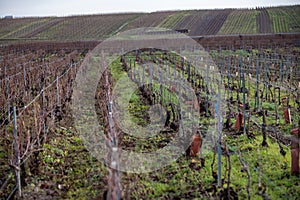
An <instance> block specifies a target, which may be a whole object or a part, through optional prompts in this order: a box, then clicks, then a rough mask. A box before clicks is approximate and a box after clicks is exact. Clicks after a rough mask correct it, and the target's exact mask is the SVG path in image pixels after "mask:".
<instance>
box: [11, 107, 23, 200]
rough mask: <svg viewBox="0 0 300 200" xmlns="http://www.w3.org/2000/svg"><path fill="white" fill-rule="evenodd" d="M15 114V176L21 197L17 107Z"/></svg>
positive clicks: (14, 108)
mask: <svg viewBox="0 0 300 200" xmlns="http://www.w3.org/2000/svg"><path fill="white" fill-rule="evenodd" d="M13 112H14V140H15V141H14V143H15V145H14V146H15V174H16V182H17V187H18V196H19V197H21V195H22V189H21V173H20V170H21V169H20V151H19V138H18V133H17V131H18V128H17V114H16V113H17V112H16V106H14V107H13Z"/></svg>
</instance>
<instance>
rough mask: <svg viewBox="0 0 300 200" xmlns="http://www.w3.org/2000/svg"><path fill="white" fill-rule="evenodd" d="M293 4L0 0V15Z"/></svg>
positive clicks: (290, 0)
mask: <svg viewBox="0 0 300 200" xmlns="http://www.w3.org/2000/svg"><path fill="white" fill-rule="evenodd" d="M296 4H300V0H0V16H2V17H4V16H7V15H12V16H14V17H24V16H69V15H82V14H101V13H120V12H153V11H160V10H187V9H214V8H255V7H262V6H265V7H266V6H278V5H296Z"/></svg>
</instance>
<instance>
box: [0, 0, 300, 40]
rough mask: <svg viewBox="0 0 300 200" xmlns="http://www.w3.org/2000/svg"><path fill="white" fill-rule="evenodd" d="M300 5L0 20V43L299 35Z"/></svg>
mask: <svg viewBox="0 0 300 200" xmlns="http://www.w3.org/2000/svg"><path fill="white" fill-rule="evenodd" d="M299 13H300V5H297V6H285V7H272V8H256V9H223V10H222V9H220V10H188V11H164V12H153V13H123V14H122V13H120V14H103V15H86V16H85V15H83V16H70V17H40V18H16V19H0V40H2V41H3V40H17V41H19V40H54V41H61V40H100V39H105V38H108V37H111V36H112V35H115V34H117V33H118V32H120V31H125V30H130V29H133V28H139V27H161V28H168V29H172V30H182V31H188V33H187V34H188V35H190V36H200V35H216V34H217V35H228V34H257V33H281V32H282V33H285V32H299V31H300V15H299Z"/></svg>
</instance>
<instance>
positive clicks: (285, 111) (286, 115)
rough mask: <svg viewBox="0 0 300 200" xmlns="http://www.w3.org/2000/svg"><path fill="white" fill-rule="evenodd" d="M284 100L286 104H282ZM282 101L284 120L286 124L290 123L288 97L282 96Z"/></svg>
mask: <svg viewBox="0 0 300 200" xmlns="http://www.w3.org/2000/svg"><path fill="white" fill-rule="evenodd" d="M285 102H286V106H284V103H285ZM282 103H283V112H284V120H285V123H286V124H290V123H291V113H290V108H289V98H288V97H284V98H282Z"/></svg>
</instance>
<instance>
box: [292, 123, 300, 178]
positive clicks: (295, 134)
mask: <svg viewBox="0 0 300 200" xmlns="http://www.w3.org/2000/svg"><path fill="white" fill-rule="evenodd" d="M291 135H292V139H291V141H292V143H291V155H292V165H291V167H292V175H293V176H299V174H300V169H299V136H300V134H299V128H295V129H293V130H291Z"/></svg>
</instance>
